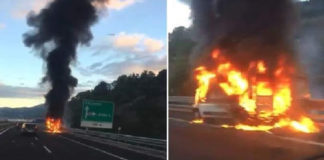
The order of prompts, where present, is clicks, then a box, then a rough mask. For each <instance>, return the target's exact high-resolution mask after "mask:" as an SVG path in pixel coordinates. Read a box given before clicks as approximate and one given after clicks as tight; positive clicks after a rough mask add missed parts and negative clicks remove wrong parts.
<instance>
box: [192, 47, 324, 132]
mask: <svg viewBox="0 0 324 160" xmlns="http://www.w3.org/2000/svg"><path fill="white" fill-rule="evenodd" d="M220 53H221V52H220V51H219V50H215V51H213V54H212V58H214V59H215V61H220V62H217V63H216V64H218V65H216V66H215V69H213V70H207V69H206V68H205V67H204V66H200V67H198V68H197V69H196V71H197V76H196V78H197V80H198V84H199V87H198V88H197V90H196V95H195V107H196V108H197V110H202V111H204V110H205V111H204V112H207V113H208V111H206V108H207V107H206V106H204V105H199V104H200V103H201V102H205V101H206V95H207V93H208V89H209V86H210V85H211V84H213V83H215V84H216V85H218V87H219V88H220V89H222V90H223V91H224V93H225V94H226V95H228V96H231V97H232V98H233V97H234V99H235V100H234V101H235V102H236V103H234V104H232V105H231V106H230V107H229V108H228V110H229V111H228V112H230V113H231V114H232V116H234V117H235V118H236V121H237V122H239V123H238V124H236V125H234V126H229V125H223V126H224V127H234V128H237V129H245V130H263V131H268V130H271V129H274V128H279V127H292V128H294V129H296V130H298V131H302V132H307V133H309V132H318V131H319V129H318V128H317V127H316V125H315V124H314V122H313V121H312V120H311V119H310V118H308V117H307V116H306V115H303V114H302V113H294V111H293V110H292V109H297V104H295V107H292V105H293V97H292V82H291V78H290V77H289V75H290V74H292V73H291V72H294V70H293V68H292V67H289V65H285V60H284V59H282V60H281V61H280V62H279V66H278V68H277V69H276V70H274V73H273V74H274V77H275V79H270V78H267V74H268V73H267V65H266V63H265V62H264V61H262V60H260V61H256V62H254V61H252V62H251V63H250V65H249V68H248V70H247V71H246V72H241V71H239V70H237V69H236V68H235V66H234V65H233V64H232V63H231V62H229V61H227V60H226V59H225V58H223V57H222V56H221V54H220ZM210 83H211V84H210ZM200 107H201V108H200ZM213 107H214V110H215V108H221V107H217V106H213ZM213 107H209V108H213ZM207 110H208V109H207ZM209 110H213V109H209ZM230 110H231V111H230ZM235 110H236V112H235ZM295 117H298V118H297V119H294V118H295ZM197 118H207V117H206V116H202V117H199V116H198V117H197Z"/></svg>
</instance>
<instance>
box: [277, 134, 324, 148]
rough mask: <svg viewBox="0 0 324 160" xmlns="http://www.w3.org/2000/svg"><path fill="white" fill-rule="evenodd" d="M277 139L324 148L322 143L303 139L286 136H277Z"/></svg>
mask: <svg viewBox="0 0 324 160" xmlns="http://www.w3.org/2000/svg"><path fill="white" fill-rule="evenodd" d="M276 137H277V138H279V139H284V140H288V141H293V142H299V143H305V144H311V145H316V146H321V147H324V143H321V142H316V141H310V140H303V139H298V138H292V137H284V136H276Z"/></svg>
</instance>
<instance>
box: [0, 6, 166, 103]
mask: <svg viewBox="0 0 324 160" xmlns="http://www.w3.org/2000/svg"><path fill="white" fill-rule="evenodd" d="M50 1H51V0H28V1H26V0H2V1H0V37H1V38H0V107H26V106H27V107H30V106H34V105H37V104H40V103H44V98H43V95H44V94H45V93H46V92H47V90H48V86H47V85H39V82H40V81H41V78H42V77H43V73H44V71H45V68H44V66H45V65H44V63H43V61H42V60H41V59H40V58H39V57H38V56H37V52H36V51H33V50H32V49H31V48H28V47H25V45H24V44H23V38H22V35H23V34H24V33H26V32H28V31H30V29H31V28H30V27H28V26H27V24H26V16H27V14H28V13H29V12H30V11H34V12H36V13H37V12H39V11H40V10H41V9H42V8H44V7H46V4H47V3H48V2H50ZM110 2H111V3H110V4H107V6H108V11H107V12H106V13H104V14H101V15H100V19H99V21H98V23H97V24H95V25H94V26H92V28H91V30H92V33H93V37H94V39H93V40H92V42H91V45H90V46H80V47H79V48H78V55H77V61H76V62H75V63H74V64H73V66H72V72H73V73H72V74H73V75H74V76H75V77H77V78H78V80H79V84H78V87H77V88H76V89H75V93H77V92H79V91H83V90H87V89H91V88H93V87H94V86H95V85H96V84H97V83H98V82H99V81H102V80H104V81H106V82H112V81H113V80H115V79H116V78H117V77H118V76H119V75H122V74H131V73H140V72H142V71H144V70H151V71H154V72H155V73H157V72H158V71H160V70H161V69H165V68H166V53H167V52H166V48H167V47H166V40H167V38H166V34H167V33H166V29H165V28H166V1H165V0H154V1H152V0H111V1H110Z"/></svg>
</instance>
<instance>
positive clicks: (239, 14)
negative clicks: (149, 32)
mask: <svg viewBox="0 0 324 160" xmlns="http://www.w3.org/2000/svg"><path fill="white" fill-rule="evenodd" d="M191 11H192V15H191V16H192V20H193V25H192V28H193V31H194V34H195V36H193V37H195V40H196V41H197V43H198V48H196V54H195V57H194V59H197V58H198V57H202V56H203V55H206V54H205V53H208V54H210V51H211V50H212V49H214V48H219V49H221V51H222V52H223V53H225V56H226V57H227V58H228V59H230V60H231V62H233V63H234V64H235V65H236V66H238V67H239V68H240V69H242V70H246V69H247V67H248V65H249V62H250V61H253V60H257V59H264V60H266V61H267V63H268V65H270V67H271V66H273V67H274V66H276V63H277V61H278V58H279V56H280V55H281V54H283V53H284V54H287V57H288V58H287V59H293V54H292V53H293V47H292V42H293V41H292V39H293V33H294V30H293V28H292V26H294V25H295V20H296V18H295V16H296V14H295V6H294V3H293V2H291V1H290V0H192V2H191ZM270 70H271V68H270Z"/></svg>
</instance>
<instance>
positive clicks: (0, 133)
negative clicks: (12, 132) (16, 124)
mask: <svg viewBox="0 0 324 160" xmlns="http://www.w3.org/2000/svg"><path fill="white" fill-rule="evenodd" d="M11 128H12V127H9V128H7V129H5V130H3V131H2V132H0V135H2V134H4V133H5V132H7V131H8V130H9V129H11Z"/></svg>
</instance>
